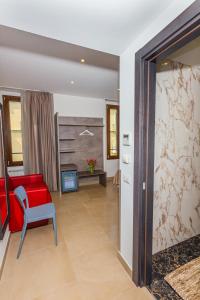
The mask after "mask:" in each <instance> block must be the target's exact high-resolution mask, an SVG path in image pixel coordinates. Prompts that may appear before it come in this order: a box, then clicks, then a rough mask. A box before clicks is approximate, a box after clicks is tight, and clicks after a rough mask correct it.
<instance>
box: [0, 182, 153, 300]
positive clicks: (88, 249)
mask: <svg viewBox="0 0 200 300" xmlns="http://www.w3.org/2000/svg"><path fill="white" fill-rule="evenodd" d="M53 201H54V202H55V205H56V210H57V223H58V238H59V244H58V246H57V247H55V245H54V240H53V231H52V225H51V224H49V225H48V226H44V227H40V228H36V229H31V230H28V232H27V235H26V239H25V243H24V246H23V249H22V254H21V256H20V259H19V260H16V253H17V249H18V243H19V237H20V234H19V233H16V234H12V236H11V240H10V245H9V249H8V255H7V259H6V263H5V267H4V272H3V275H2V279H1V281H0V299H1V300H67V299H69V300H129V299H131V300H139V299H141V300H145V299H152V296H151V295H150V293H149V292H148V291H147V290H146V289H139V288H136V287H135V286H134V284H133V283H132V282H131V280H130V279H129V277H128V275H127V273H126V272H125V271H124V269H123V267H122V266H121V264H120V262H119V260H118V258H117V257H116V245H117V233H118V228H117V223H118V220H117V219H118V204H117V189H116V188H113V186H112V184H109V185H108V187H107V188H106V189H105V188H104V187H102V186H99V185H94V186H90V187H89V186H88V187H82V188H80V191H79V192H77V193H70V194H65V195H63V196H62V197H61V198H60V197H59V194H57V193H55V194H53Z"/></svg>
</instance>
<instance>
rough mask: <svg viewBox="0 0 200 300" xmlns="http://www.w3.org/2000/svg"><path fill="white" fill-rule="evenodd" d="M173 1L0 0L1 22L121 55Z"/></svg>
mask: <svg viewBox="0 0 200 300" xmlns="http://www.w3.org/2000/svg"><path fill="white" fill-rule="evenodd" d="M174 1H175V0H56V1H55V0H32V1H31V0H0V24H1V25H5V26H8V27H13V28H17V29H21V30H24V31H27V32H31V33H35V34H38V35H42V36H46V37H50V38H54V39H57V40H62V41H65V42H68V43H72V44H76V45H80V46H83V47H87V48H91V49H96V50H100V51H103V52H107V53H111V54H117V55H120V54H121V53H122V52H123V50H125V49H126V47H127V46H128V44H129V43H130V41H131V40H132V39H133V38H135V37H136V36H138V35H139V34H140V33H141V32H142V30H144V29H145V28H146V27H147V26H148V25H149V24H150V23H151V22H152V21H153V20H154V19H155V18H157V17H158V16H159V15H160V14H161V13H162V12H163V11H164V10H165V9H166V8H167V7H168V6H169V5H170V4H172V2H174Z"/></svg>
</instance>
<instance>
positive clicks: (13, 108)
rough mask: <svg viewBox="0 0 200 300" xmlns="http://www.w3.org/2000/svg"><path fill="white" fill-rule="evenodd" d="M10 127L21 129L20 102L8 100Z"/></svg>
mask: <svg viewBox="0 0 200 300" xmlns="http://www.w3.org/2000/svg"><path fill="white" fill-rule="evenodd" d="M9 111H10V129H11V130H21V102H16V101H9Z"/></svg>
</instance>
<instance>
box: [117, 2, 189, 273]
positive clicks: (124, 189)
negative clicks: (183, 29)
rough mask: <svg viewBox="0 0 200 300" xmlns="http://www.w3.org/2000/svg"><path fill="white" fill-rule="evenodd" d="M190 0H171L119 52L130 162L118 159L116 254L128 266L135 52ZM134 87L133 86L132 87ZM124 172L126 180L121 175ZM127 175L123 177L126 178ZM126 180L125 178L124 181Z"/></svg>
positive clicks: (122, 128)
mask: <svg viewBox="0 0 200 300" xmlns="http://www.w3.org/2000/svg"><path fill="white" fill-rule="evenodd" d="M192 2H194V1H193V0H182V1H174V2H173V3H172V4H171V5H170V6H169V7H168V8H167V9H166V10H164V11H163V13H162V14H161V15H160V16H159V17H158V18H157V19H155V20H154V22H153V23H152V24H151V25H150V26H148V28H147V29H146V30H144V31H143V32H142V33H140V36H139V37H138V38H136V39H134V38H133V40H132V42H131V43H130V45H129V46H128V47H127V49H126V50H125V51H124V52H123V53H122V54H121V56H120V137H121V138H120V141H121V143H120V157H121V158H122V157H123V155H124V154H126V153H128V154H129V155H130V164H124V163H123V162H122V159H120V168H121V175H122V176H121V215H120V220H121V221H120V222H121V224H120V254H121V256H122V257H123V258H124V260H125V261H126V262H127V264H128V265H129V266H130V268H131V269H132V244H133V182H134V180H133V168H134V165H133V161H134V93H135V86H134V82H135V53H136V52H137V51H138V50H139V49H140V48H142V47H143V46H144V45H145V44H146V43H147V42H148V41H150V40H151V39H152V38H153V37H154V36H155V35H156V34H158V33H159V32H160V31H161V30H162V29H163V28H164V27H166V26H167V25H168V24H169V23H170V22H171V21H173V20H174V19H175V18H176V17H177V16H178V15H179V14H181V13H182V12H183V11H184V10H185V9H186V8H187V7H188V6H189V5H190V4H192ZM136 88H137V87H136ZM126 132H130V133H132V140H133V144H132V146H130V147H129V148H128V147H127V146H123V144H122V135H123V133H126ZM127 176H128V181H129V184H128V183H127V180H125V178H126V177H127ZM126 179H127V178H126ZM125 181H126V182H125Z"/></svg>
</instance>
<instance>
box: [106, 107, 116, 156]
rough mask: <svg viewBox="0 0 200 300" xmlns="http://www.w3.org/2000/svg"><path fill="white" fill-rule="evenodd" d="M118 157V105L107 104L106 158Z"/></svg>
mask: <svg viewBox="0 0 200 300" xmlns="http://www.w3.org/2000/svg"><path fill="white" fill-rule="evenodd" d="M118 158H119V106H118V105H107V159H118Z"/></svg>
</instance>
